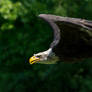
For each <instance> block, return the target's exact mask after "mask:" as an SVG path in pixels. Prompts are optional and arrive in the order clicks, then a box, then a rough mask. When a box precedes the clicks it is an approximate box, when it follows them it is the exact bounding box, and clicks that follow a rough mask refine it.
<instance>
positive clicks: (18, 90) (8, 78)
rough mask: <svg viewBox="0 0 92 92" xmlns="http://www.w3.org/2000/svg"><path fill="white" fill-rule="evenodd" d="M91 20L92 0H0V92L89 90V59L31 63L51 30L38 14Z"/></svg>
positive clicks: (45, 44) (91, 78) (91, 87)
mask: <svg viewBox="0 0 92 92" xmlns="http://www.w3.org/2000/svg"><path fill="white" fill-rule="evenodd" d="M44 13H45V14H48V13H49V14H55V15H59V16H68V17H76V18H84V19H88V20H92V0H0V92H31V91H37V92H92V59H91V58H88V59H85V60H84V61H83V62H78V63H66V62H65V63H64V62H61V63H60V64H55V65H54V64H53V65H49V64H48V65H45V64H34V65H30V64H29V63H28V59H29V57H30V56H32V55H33V54H34V53H38V52H39V51H44V50H46V49H48V48H49V44H50V43H51V41H52V39H53V38H52V37H53V32H52V31H51V28H50V27H49V25H48V24H47V23H45V22H44V21H43V20H41V19H39V18H38V17H37V16H38V15H39V14H44Z"/></svg>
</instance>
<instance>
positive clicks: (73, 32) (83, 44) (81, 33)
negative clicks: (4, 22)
mask: <svg viewBox="0 0 92 92" xmlns="http://www.w3.org/2000/svg"><path fill="white" fill-rule="evenodd" d="M39 17H40V18H42V19H44V20H45V21H46V22H48V23H49V24H50V26H51V28H52V29H53V32H54V39H53V42H52V43H51V45H50V47H51V48H53V49H54V51H55V53H56V55H58V56H59V57H62V55H68V56H73V55H74V53H75V52H77V55H79V53H80V52H82V53H84V51H85V50H86V52H87V51H89V50H88V49H89V46H90V47H92V21H88V20H85V19H79V18H69V17H60V16H55V15H50V14H40V15H39ZM87 46H88V47H87ZM91 52H92V51H91Z"/></svg>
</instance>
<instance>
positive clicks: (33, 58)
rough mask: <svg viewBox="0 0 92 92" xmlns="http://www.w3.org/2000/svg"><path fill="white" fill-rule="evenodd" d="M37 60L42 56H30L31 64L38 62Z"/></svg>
mask: <svg viewBox="0 0 92 92" xmlns="http://www.w3.org/2000/svg"><path fill="white" fill-rule="evenodd" d="M37 61H40V58H38V57H36V56H32V57H30V59H29V63H30V64H34V63H36V62H37Z"/></svg>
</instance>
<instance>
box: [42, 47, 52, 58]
mask: <svg viewBox="0 0 92 92" xmlns="http://www.w3.org/2000/svg"><path fill="white" fill-rule="evenodd" d="M51 53H52V48H49V49H48V50H46V51H44V54H47V55H48V56H49V55H50V54H51Z"/></svg>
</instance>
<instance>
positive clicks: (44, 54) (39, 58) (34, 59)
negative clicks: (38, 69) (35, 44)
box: [29, 48, 52, 64]
mask: <svg viewBox="0 0 92 92" xmlns="http://www.w3.org/2000/svg"><path fill="white" fill-rule="evenodd" d="M51 55H52V48H49V49H48V50H46V51H44V52H40V53H37V54H34V55H33V56H32V57H31V58H30V59H29V63H30V64H33V63H36V62H39V61H44V60H47V59H48V57H50V56H51Z"/></svg>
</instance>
